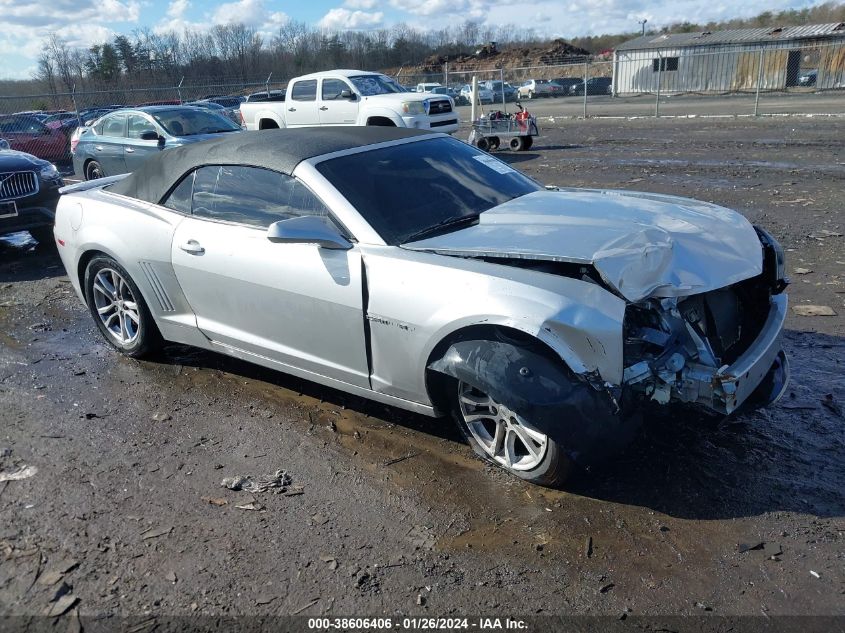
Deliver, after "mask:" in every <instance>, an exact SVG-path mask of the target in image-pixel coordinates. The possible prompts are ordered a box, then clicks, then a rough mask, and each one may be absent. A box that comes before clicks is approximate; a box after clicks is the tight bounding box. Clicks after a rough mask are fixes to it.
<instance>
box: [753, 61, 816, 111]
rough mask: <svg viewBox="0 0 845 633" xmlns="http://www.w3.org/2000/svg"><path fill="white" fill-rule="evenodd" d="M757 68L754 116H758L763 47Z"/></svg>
mask: <svg viewBox="0 0 845 633" xmlns="http://www.w3.org/2000/svg"><path fill="white" fill-rule="evenodd" d="M758 65H759V67H758V68H757V94H756V96H755V97H754V116H759V112H760V84H762V83H763V49H762V48H761V49H760V61H759V62H758ZM817 81H818V80H817Z"/></svg>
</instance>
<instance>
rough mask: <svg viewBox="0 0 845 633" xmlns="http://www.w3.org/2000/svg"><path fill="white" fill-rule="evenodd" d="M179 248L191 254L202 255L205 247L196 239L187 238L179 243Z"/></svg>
mask: <svg viewBox="0 0 845 633" xmlns="http://www.w3.org/2000/svg"><path fill="white" fill-rule="evenodd" d="M179 248H181V249H182V250H183V251H185V252H186V253H190V254H191V255H202V254H203V253H204V252H205V249H204V248H203V247H202V246H200V243H199V242H197V241H196V240H188V241H187V242H185V243H184V244H180V245H179Z"/></svg>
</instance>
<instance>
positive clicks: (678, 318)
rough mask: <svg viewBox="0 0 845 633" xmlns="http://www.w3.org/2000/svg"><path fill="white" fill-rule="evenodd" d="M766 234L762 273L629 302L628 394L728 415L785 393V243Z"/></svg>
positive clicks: (627, 329)
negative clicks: (711, 286) (681, 293)
mask: <svg viewBox="0 0 845 633" xmlns="http://www.w3.org/2000/svg"><path fill="white" fill-rule="evenodd" d="M759 232H760V239H761V241H762V243H763V247H764V268H763V273H762V274H761V275H758V276H756V277H753V278H751V279H747V280H745V281H742V282H739V283H736V284H733V285H731V286H728V287H725V288H720V289H718V290H713V291H710V292H705V293H702V294H697V295H691V296H688V297H671V298H651V299H648V300H646V301H642V302H639V303H635V304H631V305H629V306H628V308H627V310H626V315H625V331H624V335H625V352H624V357H625V369H624V373H623V384H624V386H625V387H626V390H627V391H628V393H631V394H633V395H635V396H638V397H640V398H642V399H645V400H651V401H655V402H657V403H659V404H669V403H672V402H678V403H687V404H692V405H699V406H701V407H704V408H705V409H708V410H710V411H713V412H716V413H720V414H730V413H733V412H734V411H736V410H737V409H739V408H740V407H741V406H743V405H744V404H745V405H747V406H760V405H766V404H769V403H771V402H773V401H775V400H777V399H778V398H779V397H780V396H781V395H782V394H783V392H784V390H785V388H786V384H787V382H788V373H789V371H788V367H789V366H788V362H787V359H786V356H785V355H784V353H783V349H782V345H781V337H782V332H783V327H784V322H785V320H786V311H787V296H786V294H785V293H783V289H784V288H785V287H786V284H787V283H788V282H787V280H786V279H785V278H784V276H783V257H782V252H781V251H780V247H779V246H778V245H777V242H775V241H774V240H773V238H771V236H769V235H768V234H767V233H765V232H763V231H759Z"/></svg>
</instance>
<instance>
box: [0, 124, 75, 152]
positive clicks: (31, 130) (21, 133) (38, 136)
mask: <svg viewBox="0 0 845 633" xmlns="http://www.w3.org/2000/svg"><path fill="white" fill-rule="evenodd" d="M0 138H5V139H6V140H7V141H9V145H10V146H11V148H12V149H15V150H18V151H20V152H26V153H27V154H32V155H33V156H37V157H38V158H43V159H44V160H49V161H57V160H62V159H64V158H66V155H67V136H65V134H64V133H63V132H62V131H61V130H54V129H51V128H49V127H48V126H46V125H44V124H43V123H42V122H41V121H39V120H38V119H37V118H36V117H34V116H32V115H31V114H10V115H8V116H0Z"/></svg>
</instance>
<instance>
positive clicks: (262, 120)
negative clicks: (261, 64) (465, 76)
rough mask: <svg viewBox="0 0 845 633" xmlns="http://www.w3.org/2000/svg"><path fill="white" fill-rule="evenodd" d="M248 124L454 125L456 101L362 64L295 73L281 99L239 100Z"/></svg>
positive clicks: (444, 128) (445, 127)
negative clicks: (365, 68) (402, 83)
mask: <svg viewBox="0 0 845 633" xmlns="http://www.w3.org/2000/svg"><path fill="white" fill-rule="evenodd" d="M241 119H242V120H243V123H244V125H245V126H246V129H248V130H266V129H271V128H284V127H305V126H313V125H382V126H395V127H409V128H417V129H422V130H428V129H431V130H437V131H438V132H446V133H452V132H455V131H457V129H458V115H457V113H456V112H455V104H454V103H453V102H452V100H451V99H450V98H449V97H448V96H446V95H435V94H431V93H418V92H406V91H405V89H404V88H402V86H400V85H399V84H398V83H397V82H396V81H394V80H393V79H391V78H390V77H388V76H387V75H382V74H380V73H372V72H366V71H363V70H328V71H324V72H319V73H313V74H310V75H303V76H301V77H296V78H294V79H292V80H291V81H290V83H288V87H287V91H286V93H285V96H284V101H258V102H254V103H253V102H249V101H247V102H246V103H242V104H241Z"/></svg>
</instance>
